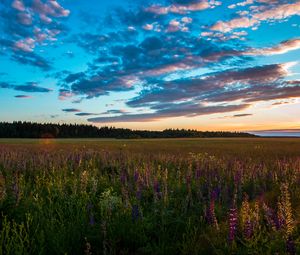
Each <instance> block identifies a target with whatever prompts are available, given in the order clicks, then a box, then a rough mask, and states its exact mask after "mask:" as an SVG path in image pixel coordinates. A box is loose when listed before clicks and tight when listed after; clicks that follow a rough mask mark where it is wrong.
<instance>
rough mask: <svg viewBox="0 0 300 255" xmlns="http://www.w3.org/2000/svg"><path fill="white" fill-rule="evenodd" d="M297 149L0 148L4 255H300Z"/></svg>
mask: <svg viewBox="0 0 300 255" xmlns="http://www.w3.org/2000/svg"><path fill="white" fill-rule="evenodd" d="M299 184H300V139H295V138H278V139H276V138H268V139H267V138H247V139H243V138H235V139H228V138H227V139H225V138H210V139H149V140H146V139H144V140H114V139H79V140H77V139H76V140H75V139H74V140H72V139H57V140H51V139H50V140H34V139H24V140H22V139H0V213H1V215H0V217H1V224H0V226H1V229H0V254H298V253H299V252H300V235H299V233H300V232H299V226H298V222H299V219H300V197H299V192H300V188H299Z"/></svg>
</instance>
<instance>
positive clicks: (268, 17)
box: [210, 1, 300, 33]
mask: <svg viewBox="0 0 300 255" xmlns="http://www.w3.org/2000/svg"><path fill="white" fill-rule="evenodd" d="M250 13H251V14H250V15H249V16H248V17H246V16H243V17H238V18H233V19H231V20H229V21H218V22H217V23H215V24H214V25H213V26H211V27H210V29H211V30H215V31H219V32H223V33H228V32H230V31H232V30H234V29H238V28H249V27H254V26H259V25H260V23H261V22H264V21H267V22H270V21H275V20H283V19H286V18H289V17H291V16H294V15H300V1H296V2H295V3H285V4H275V5H272V4H267V2H266V5H263V6H259V5H258V6H253V8H251V12H250Z"/></svg>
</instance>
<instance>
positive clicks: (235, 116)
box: [232, 113, 253, 118]
mask: <svg viewBox="0 0 300 255" xmlns="http://www.w3.org/2000/svg"><path fill="white" fill-rule="evenodd" d="M248 116H253V114H251V113H241V114H235V115H233V116H232V117H233V118H241V117H248Z"/></svg>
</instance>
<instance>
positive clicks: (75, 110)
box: [62, 108, 81, 112]
mask: <svg viewBox="0 0 300 255" xmlns="http://www.w3.org/2000/svg"><path fill="white" fill-rule="evenodd" d="M62 111H63V112H81V110H79V109H76V108H66V109H62Z"/></svg>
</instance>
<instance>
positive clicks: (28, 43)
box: [15, 37, 35, 52]
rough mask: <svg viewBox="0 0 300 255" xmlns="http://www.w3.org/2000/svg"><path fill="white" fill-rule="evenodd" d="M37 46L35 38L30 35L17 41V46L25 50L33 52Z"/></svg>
mask: <svg viewBox="0 0 300 255" xmlns="http://www.w3.org/2000/svg"><path fill="white" fill-rule="evenodd" d="M34 47H35V40H34V39H32V38H30V37H28V38H26V39H23V40H19V41H17V42H15V48H16V49H18V50H21V51H25V52H32V51H33V49H34Z"/></svg>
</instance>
